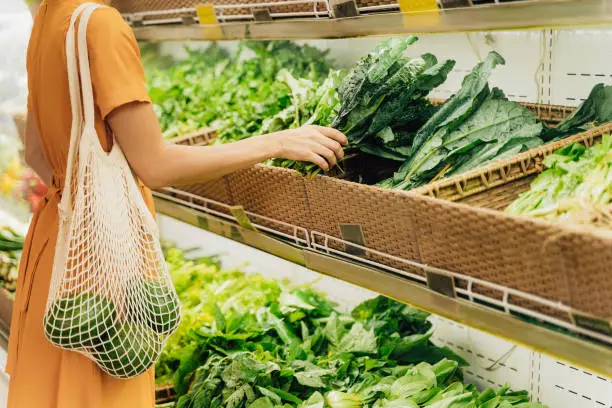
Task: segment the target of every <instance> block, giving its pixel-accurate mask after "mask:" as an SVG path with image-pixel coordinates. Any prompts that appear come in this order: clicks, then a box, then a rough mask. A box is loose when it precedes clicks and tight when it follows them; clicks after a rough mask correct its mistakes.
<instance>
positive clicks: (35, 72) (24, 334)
mask: <svg viewBox="0 0 612 408" xmlns="http://www.w3.org/2000/svg"><path fill="white" fill-rule="evenodd" d="M91 1H95V2H100V3H101V0H89V2H91ZM85 2H86V1H85V0H45V2H44V3H43V4H42V5H41V7H40V9H39V11H38V14H37V15H36V17H35V19H34V27H33V30H32V36H31V39H30V44H29V47H28V56H27V71H28V87H29V97H28V111H29V113H30V114H33V115H34V120H35V123H36V125H37V128H38V131H39V135H40V139H41V144H42V147H43V150H44V154H45V157H46V159H47V162H48V163H49V165H50V167H51V169H52V171H53V173H54V177H53V186H51V188H50V191H49V193H48V194H47V196H46V198H45V199H44V200H43V201H41V204H40V205H39V207H38V208H37V210H36V212H35V214H34V217H33V220H32V223H31V225H30V230H29V232H28V236H27V238H26V243H25V246H24V250H23V255H22V260H21V266H20V271H19V281H18V285H17V294H16V298H15V306H14V311H13V320H12V325H11V336H10V342H9V355H8V363H7V372H8V373H9V374H10V377H11V380H10V385H9V395H8V408H152V407H154V405H155V397H154V375H153V370H152V369H151V370H150V371H148V372H147V373H145V374H143V375H141V376H139V377H136V378H133V379H129V380H119V379H115V378H112V377H109V376H108V375H106V374H104V373H103V372H102V371H101V370H100V369H99V368H98V367H97V366H96V365H95V363H93V362H92V361H91V360H89V359H87V358H86V357H84V356H83V355H81V354H78V353H74V352H70V351H65V350H62V349H59V348H57V347H54V346H53V345H52V344H51V343H49V341H47V340H46V338H45V336H44V333H43V314H44V310H45V302H46V300H47V295H48V291H49V282H50V279H51V269H52V264H53V256H54V252H55V242H56V237H57V227H58V213H57V204H58V200H59V197H60V195H61V190H62V184H63V179H64V176H63V175H64V173H65V169H66V160H67V155H68V146H69V138H70V126H71V118H72V116H71V110H70V96H69V93H68V74H67V71H66V51H65V39H66V32H67V30H68V24H69V21H70V17H71V15H72V12H73V11H74V10H75V9H76V8H77V6H78V5H79V4H81V3H85ZM87 40H88V48H89V58H90V65H91V77H92V82H93V88H94V98H95V104H96V129H97V131H98V135H99V136H100V140H101V143H102V144H103V145H104V146H105V148H107V149H108V148H109V147H110V143H112V137H111V136H109V134H108V131H107V127H106V126H105V122H104V118H105V117H106V116H107V115H108V114H109V113H110V112H111V111H113V110H114V109H115V108H117V107H119V106H121V105H124V104H126V103H131V102H137V101H138V102H148V103H150V100H149V97H148V95H147V90H146V85H145V77H144V72H143V68H142V65H141V62H140V52H139V50H138V46H137V43H136V39H135V38H134V35H133V33H132V31H131V29H130V28H129V26H128V25H127V24H126V23H125V22H124V21H123V19H122V18H121V16H120V15H119V13H118V12H117V11H116V10H115V9H112V8H104V9H99V10H97V11H95V12H94V14H93V15H92V17H91V20H90V22H89V26H88V31H87ZM143 193H144V194H145V198H146V199H147V202H148V203H149V207H150V208H151V209H152V200H151V195H150V192H149V191H147V190H146V189H144V188H143Z"/></svg>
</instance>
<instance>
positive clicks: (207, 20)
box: [196, 4, 219, 24]
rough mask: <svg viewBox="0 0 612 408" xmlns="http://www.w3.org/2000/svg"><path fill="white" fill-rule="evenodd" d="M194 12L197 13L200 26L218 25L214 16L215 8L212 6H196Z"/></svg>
mask: <svg viewBox="0 0 612 408" xmlns="http://www.w3.org/2000/svg"><path fill="white" fill-rule="evenodd" d="M196 12H197V13H198V18H199V19H200V24H219V20H217V15H216V14H215V7H214V6H213V5H212V4H200V5H199V6H196Z"/></svg>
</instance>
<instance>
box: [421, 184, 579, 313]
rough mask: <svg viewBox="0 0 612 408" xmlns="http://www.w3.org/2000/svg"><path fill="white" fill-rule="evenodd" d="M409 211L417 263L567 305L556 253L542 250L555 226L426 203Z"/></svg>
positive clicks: (568, 296) (552, 249) (566, 287)
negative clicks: (418, 254) (412, 212)
mask: <svg viewBox="0 0 612 408" xmlns="http://www.w3.org/2000/svg"><path fill="white" fill-rule="evenodd" d="M415 197H416V196H415ZM414 211H415V214H416V217H415V225H416V229H417V235H418V242H419V249H420V253H421V258H422V260H423V263H425V264H427V265H432V266H435V267H438V268H441V269H445V270H449V271H453V272H457V273H462V274H464V275H468V276H470V277H474V278H478V279H482V280H484V281H487V282H492V283H496V284H499V285H503V286H506V287H509V288H514V289H517V290H520V291H523V292H526V293H530V294H534V295H537V296H540V297H543V298H546V299H549V300H554V301H558V302H563V303H564V304H566V305H570V304H571V301H572V298H571V290H570V287H569V284H568V281H567V277H566V276H565V273H563V271H562V268H561V262H562V261H561V260H562V257H561V254H560V249H559V248H558V247H556V246H548V245H544V244H545V243H546V242H548V240H549V239H550V237H552V236H555V234H558V233H559V231H560V229H559V227H558V226H555V225H553V224H549V223H546V222H542V221H540V220H527V219H521V218H519V217H509V216H506V215H505V214H503V213H499V212H495V211H492V210H485V209H479V208H474V207H469V206H466V205H461V204H455V203H449V202H445V201H441V200H435V199H432V198H429V197H421V198H420V199H416V198H415V200H414ZM473 290H474V291H475V292H477V293H483V294H487V295H489V294H490V293H487V290H484V291H483V290H482V289H479V288H473ZM495 297H497V296H495ZM517 303H520V304H522V302H517Z"/></svg>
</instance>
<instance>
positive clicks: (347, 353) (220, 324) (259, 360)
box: [158, 249, 541, 408]
mask: <svg viewBox="0 0 612 408" xmlns="http://www.w3.org/2000/svg"><path fill="white" fill-rule="evenodd" d="M166 253H167V258H168V262H169V265H170V270H171V274H172V277H173V280H174V282H175V284H176V285H177V291H178V293H179V297H180V298H181V301H182V302H183V304H184V309H185V315H186V316H187V318H184V319H183V321H187V320H189V321H190V322H191V323H190V326H188V327H185V326H183V325H181V329H179V332H177V333H176V334H175V335H174V336H173V337H172V339H171V343H174V346H172V345H171V346H170V348H169V351H168V352H167V353H166V354H164V358H163V361H162V362H160V366H161V367H162V368H164V369H166V370H167V371H166V372H165V374H164V373H159V374H158V375H160V374H162V375H165V376H167V375H169V374H170V372H171V371H172V370H175V371H176V374H175V376H174V379H175V389H176V391H177V393H178V395H179V400H178V402H177V404H176V406H177V407H180V408H209V407H218V408H221V407H223V408H226V407H234V408H238V407H240V408H243V407H244V408H251V407H254V408H268V407H272V408H334V407H336V408H344V407H364V408H365V407H371V408H374V407H376V408H379V407H395V408H401V407H407V408H414V407H428V406H432V407H445V406H448V407H460V408H469V407H481V406H482V407H498V406H499V407H503V406H502V405H500V404H498V403H497V402H495V403H490V404H489V405H485V404H487V403H489V401H490V400H494V399H496V398H497V399H498V400H499V401H502V400H503V401H504V403H507V404H506V405H505V406H506V407H513V406H518V404H520V403H524V402H527V401H528V396H527V395H526V394H516V395H515V394H511V393H507V390H501V391H500V394H496V393H495V392H493V393H492V394H491V392H487V393H486V394H479V393H478V392H476V391H475V390H474V389H473V387H472V386H469V385H468V386H466V385H463V384H462V383H461V378H462V377H461V371H460V370H459V367H460V366H461V365H464V361H463V360H462V359H461V358H460V357H458V356H456V355H454V354H453V353H452V352H450V351H449V350H445V349H441V348H438V347H436V346H435V345H433V344H432V343H431V341H430V340H429V339H430V336H431V330H430V329H431V324H430V323H429V322H428V321H427V317H428V315H427V313H425V312H422V311H420V310H417V309H414V308H412V307H410V306H407V305H404V304H401V303H398V302H395V301H393V300H390V299H388V298H385V297H382V296H379V297H376V298H373V299H370V300H367V301H366V302H364V303H362V304H360V305H359V306H357V307H355V308H354V309H353V310H352V312H351V313H350V314H345V313H342V312H340V311H338V310H337V309H336V308H335V305H334V304H333V303H331V302H329V301H328V300H326V299H325V297H324V296H322V295H321V294H319V293H317V292H315V291H314V290H312V289H311V288H309V287H307V286H301V287H298V288H291V287H289V286H287V285H286V284H285V283H282V282H278V281H275V280H273V279H266V278H263V277H262V276H260V275H246V274H242V273H240V272H237V271H222V270H220V269H219V265H218V263H216V262H215V261H214V260H210V259H206V258H200V259H193V260H187V259H185V257H184V256H183V255H184V254H183V253H182V252H181V251H179V250H176V249H169V250H167V251H166ZM200 262H201V264H200ZM192 285H193V286H192ZM193 287H195V288H193ZM197 292H200V295H199V296H196V294H197ZM200 315H202V317H201V318H200ZM177 337H178V338H177ZM179 344H180V345H181V346H180V347H177V345H179ZM432 350H436V352H432ZM421 356H424V358H425V360H428V361H424V360H423V359H421V358H420V357H421ZM177 359H178V360H179V361H178V368H175V367H176V364H177V361H176V360H177ZM495 401H497V400H495ZM508 404H509V405H508ZM534 407H536V408H541V406H539V405H534Z"/></svg>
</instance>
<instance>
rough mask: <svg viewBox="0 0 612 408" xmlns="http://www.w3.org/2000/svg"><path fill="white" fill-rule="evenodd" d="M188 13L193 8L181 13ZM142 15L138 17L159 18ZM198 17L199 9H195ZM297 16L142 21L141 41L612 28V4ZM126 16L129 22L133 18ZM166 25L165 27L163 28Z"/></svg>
mask: <svg viewBox="0 0 612 408" xmlns="http://www.w3.org/2000/svg"><path fill="white" fill-rule="evenodd" d="M182 10H183V11H189V10H190V9H182ZM159 13H160V12H159V11H155V12H153V11H152V12H148V13H147V12H142V13H138V18H139V19H140V18H143V17H146V16H147V15H149V14H150V15H155V14H159ZM194 13H195V9H194ZM315 17H318V18H310V19H304V18H299V17H297V18H295V19H282V20H273V21H270V22H254V21H242V22H231V21H228V22H224V23H222V24H206V25H204V24H202V25H200V24H198V19H197V18H193V19H189V21H190V23H183V20H182V19H181V18H180V17H179V18H175V19H166V20H161V21H160V20H157V21H156V20H146V19H145V20H142V21H140V24H141V25H140V26H138V27H134V33H135V34H136V38H137V39H139V40H143V41H188V40H195V41H198V40H200V41H201V40H245V39H251V40H280V39H283V40H298V39H329V38H352V37H364V36H388V35H403V34H418V33H449V32H470V31H495V30H526V29H541V28H575V27H598V26H599V27H600V26H611V25H612V0H529V1H524V2H516V3H500V4H487V5H481V6H473V7H465V8H453V9H444V10H435V11H422V12H409V13H406V12H404V13H400V12H395V13H393V12H391V13H373V14H362V15H360V16H357V17H350V18H335V19H334V18H327V17H323V18H320V16H319V15H318V14H317V16H315ZM125 18H126V19H127V20H128V21H130V20H131V15H129V14H126V15H125ZM162 23H163V24H162Z"/></svg>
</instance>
